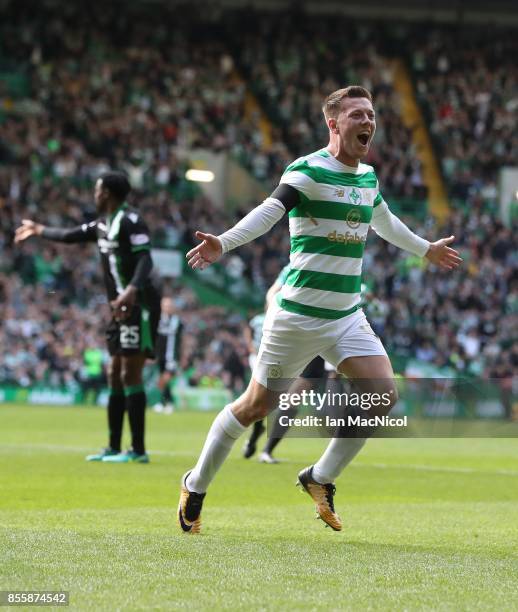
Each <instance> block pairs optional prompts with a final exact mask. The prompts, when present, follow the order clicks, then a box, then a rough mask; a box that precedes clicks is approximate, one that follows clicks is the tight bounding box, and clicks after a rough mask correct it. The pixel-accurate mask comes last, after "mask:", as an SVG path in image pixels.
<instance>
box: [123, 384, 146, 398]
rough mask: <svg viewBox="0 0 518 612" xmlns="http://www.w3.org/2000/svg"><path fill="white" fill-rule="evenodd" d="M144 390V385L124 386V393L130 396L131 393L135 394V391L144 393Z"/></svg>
mask: <svg viewBox="0 0 518 612" xmlns="http://www.w3.org/2000/svg"><path fill="white" fill-rule="evenodd" d="M142 391H144V385H142V384H141V385H130V386H129V387H124V395H125V397H128V396H129V395H135V393H142Z"/></svg>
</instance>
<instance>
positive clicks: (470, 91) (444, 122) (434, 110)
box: [405, 28, 518, 204]
mask: <svg viewBox="0 0 518 612" xmlns="http://www.w3.org/2000/svg"><path fill="white" fill-rule="evenodd" d="M405 40H408V39H407V38H406V39H405ZM409 48H410V49H412V51H411V54H410V58H409V59H410V61H411V65H412V68H413V71H414V75H415V79H416V89H417V93H418V97H419V100H420V102H421V105H422V106H423V107H424V108H425V109H426V112H427V114H428V118H429V125H430V132H431V134H432V137H433V139H434V142H435V145H436V147H437V151H438V155H439V158H440V162H441V164H442V171H443V174H444V177H445V179H446V182H447V184H448V186H449V189H450V195H451V197H452V198H453V199H454V200H457V201H458V202H459V203H461V204H462V203H465V202H466V200H468V199H469V197H470V195H472V194H481V195H482V197H483V198H485V199H486V200H488V199H491V198H492V197H494V195H495V194H496V192H497V181H498V171H499V169H500V168H502V167H504V166H516V160H517V159H518V131H517V130H516V118H517V116H518V66H517V64H516V57H518V41H517V39H516V31H515V30H507V29H505V28H499V29H496V28H491V29H490V30H488V29H484V30H481V29H479V28H460V29H459V28H441V29H430V28H428V29H426V30H425V31H420V34H419V35H418V36H416V35H415V34H414V36H412V35H411V34H410V45H409Z"/></svg>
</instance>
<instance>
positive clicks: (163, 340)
mask: <svg viewBox="0 0 518 612" xmlns="http://www.w3.org/2000/svg"><path fill="white" fill-rule="evenodd" d="M178 344H179V343H177V349H176V350H175V354H174V356H173V359H171V360H170V361H168V360H167V357H166V353H167V336H164V335H162V334H157V339H156V351H155V353H156V359H157V362H158V369H159V370H160V374H162V373H163V372H169V373H170V374H175V373H176V370H177V368H178V362H177V359H178Z"/></svg>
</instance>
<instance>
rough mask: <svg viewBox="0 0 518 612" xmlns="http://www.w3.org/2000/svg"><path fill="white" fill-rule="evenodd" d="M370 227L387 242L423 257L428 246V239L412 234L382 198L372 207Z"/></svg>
mask: <svg viewBox="0 0 518 612" xmlns="http://www.w3.org/2000/svg"><path fill="white" fill-rule="evenodd" d="M371 227H372V229H373V230H374V231H375V232H376V234H378V236H381V238H383V239H384V240H386V241H387V242H390V243H391V244H394V245H395V246H397V247H399V248H400V249H404V250H405V251H409V252H410V253H413V254H414V255H418V256H419V257H424V256H425V255H426V252H427V251H428V249H429V248H430V243H429V242H428V240H425V239H424V238H421V237H420V236H418V235H417V234H414V232H413V231H411V230H410V229H409V228H408V227H407V226H406V225H405V224H404V223H403V221H401V219H399V218H398V217H396V215H394V214H392V213H391V212H390V209H389V207H388V206H387V203H386V202H385V201H384V200H382V201H381V203H380V204H378V206H376V207H375V208H374V212H373V214H372V220H371Z"/></svg>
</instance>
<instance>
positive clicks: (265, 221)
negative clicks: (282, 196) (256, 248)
mask: <svg viewBox="0 0 518 612" xmlns="http://www.w3.org/2000/svg"><path fill="white" fill-rule="evenodd" d="M285 212H286V209H285V208H284V205H283V204H282V202H281V201H280V200H277V199H276V198H266V200H265V201H264V202H263V203H262V204H260V205H259V206H257V207H256V208H254V209H253V210H251V211H250V212H249V213H248V214H247V215H246V217H243V218H242V219H241V221H239V223H236V225H234V227H233V228H231V229H229V230H227V231H226V232H225V233H223V234H221V235H220V236H218V238H219V241H220V242H221V248H222V250H223V253H228V252H229V251H231V250H232V249H235V248H237V247H239V246H241V245H243V244H246V243H247V242H251V241H252V240H255V239H256V238H257V237H258V236H262V235H263V234H265V233H266V232H267V231H268V230H269V229H271V228H272V227H273V226H274V225H275V224H276V223H277V221H279V220H280V219H281V218H282V216H283V215H284V213H285Z"/></svg>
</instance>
